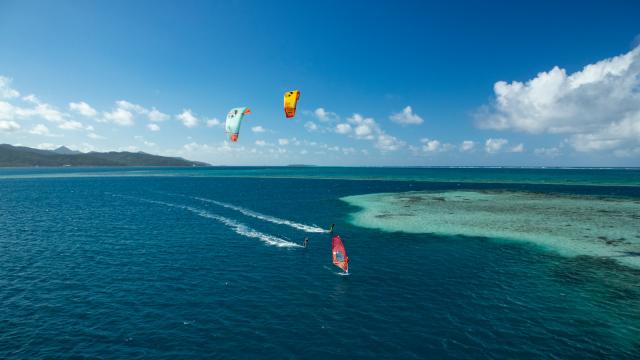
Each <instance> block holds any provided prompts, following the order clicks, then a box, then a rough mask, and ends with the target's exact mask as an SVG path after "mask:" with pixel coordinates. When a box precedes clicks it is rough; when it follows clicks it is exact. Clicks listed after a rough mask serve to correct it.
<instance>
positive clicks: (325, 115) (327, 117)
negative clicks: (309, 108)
mask: <svg viewBox="0 0 640 360" xmlns="http://www.w3.org/2000/svg"><path fill="white" fill-rule="evenodd" d="M313 116H315V117H316V118H317V119H318V120H320V121H322V122H329V121H334V120H337V119H338V115H337V114H336V113H334V112H331V111H327V110H325V109H324V108H317V109H315V110H314V111H313Z"/></svg>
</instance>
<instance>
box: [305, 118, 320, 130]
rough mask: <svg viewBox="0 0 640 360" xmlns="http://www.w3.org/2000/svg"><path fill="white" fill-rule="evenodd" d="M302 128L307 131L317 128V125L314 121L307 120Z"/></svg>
mask: <svg viewBox="0 0 640 360" xmlns="http://www.w3.org/2000/svg"><path fill="white" fill-rule="evenodd" d="M304 128H305V129H307V131H310V132H312V131H316V130H318V125H316V123H314V122H313V121H307V122H306V123H305V124H304Z"/></svg>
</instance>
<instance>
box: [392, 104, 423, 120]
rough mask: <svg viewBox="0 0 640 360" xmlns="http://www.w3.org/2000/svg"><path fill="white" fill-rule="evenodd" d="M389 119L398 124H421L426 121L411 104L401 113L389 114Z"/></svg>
mask: <svg viewBox="0 0 640 360" xmlns="http://www.w3.org/2000/svg"><path fill="white" fill-rule="evenodd" d="M389 119H390V120H391V121H393V122H396V123H398V124H413V125H419V124H422V123H423V122H424V120H423V119H422V118H421V117H420V116H419V115H418V114H416V113H414V112H413V109H411V106H407V107H405V108H404V109H402V111H401V112H399V113H395V114H392V115H391V116H389Z"/></svg>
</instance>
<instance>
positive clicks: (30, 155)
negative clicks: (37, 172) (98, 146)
mask: <svg viewBox="0 0 640 360" xmlns="http://www.w3.org/2000/svg"><path fill="white" fill-rule="evenodd" d="M30 166H209V164H207V163H203V162H198V161H190V160H186V159H183V158H179V157H167V156H159V155H152V154H147V153H144V152H128V151H120V152H116V151H110V152H94V151H92V152H87V153H83V152H80V151H74V150H71V149H69V148H68V147H66V146H61V147H59V148H57V149H55V150H40V149H33V148H30V147H26V146H13V145H9V144H0V167H30Z"/></svg>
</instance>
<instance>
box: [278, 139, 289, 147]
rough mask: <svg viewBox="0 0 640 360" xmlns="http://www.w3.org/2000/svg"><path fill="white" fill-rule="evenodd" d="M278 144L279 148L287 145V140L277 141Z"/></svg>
mask: <svg viewBox="0 0 640 360" xmlns="http://www.w3.org/2000/svg"><path fill="white" fill-rule="evenodd" d="M278 144H279V145H280V146H284V145H289V139H278Z"/></svg>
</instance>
